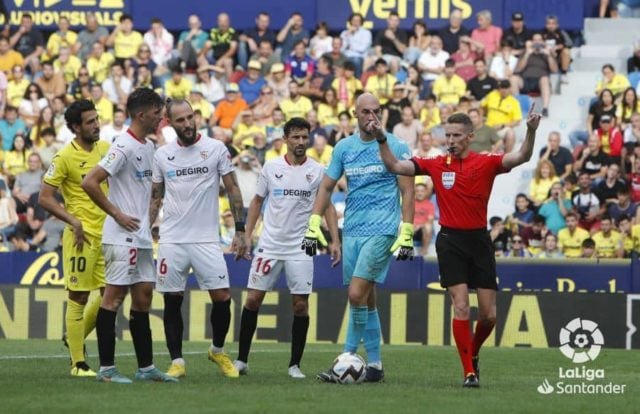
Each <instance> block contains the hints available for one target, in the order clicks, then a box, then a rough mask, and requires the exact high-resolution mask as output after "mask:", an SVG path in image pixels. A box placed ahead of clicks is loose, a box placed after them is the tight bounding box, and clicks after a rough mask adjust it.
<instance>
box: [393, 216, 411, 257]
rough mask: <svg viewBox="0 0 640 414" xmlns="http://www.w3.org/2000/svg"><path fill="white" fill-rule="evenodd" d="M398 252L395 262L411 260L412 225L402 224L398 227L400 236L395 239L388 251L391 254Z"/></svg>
mask: <svg viewBox="0 0 640 414" xmlns="http://www.w3.org/2000/svg"><path fill="white" fill-rule="evenodd" d="M398 249H400V250H398ZM396 250H398V257H397V258H396V260H407V259H409V260H413V224H412V223H402V224H401V225H400V234H399V235H398V238H397V239H396V241H395V243H393V246H391V249H390V251H391V252H392V253H393V252H395V251H396Z"/></svg>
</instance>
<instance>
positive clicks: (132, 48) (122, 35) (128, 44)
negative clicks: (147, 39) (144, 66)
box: [107, 13, 144, 65]
mask: <svg viewBox="0 0 640 414" xmlns="http://www.w3.org/2000/svg"><path fill="white" fill-rule="evenodd" d="M143 41H144V39H143V37H142V35H141V34H140V33H139V32H137V31H135V30H133V18H132V17H131V16H130V15H128V14H126V13H123V14H122V15H121V16H120V24H119V25H118V26H116V27H115V28H114V29H113V31H112V32H111V34H110V35H109V37H108V38H107V46H109V47H113V51H114V53H113V54H114V56H115V58H116V61H117V62H118V63H120V64H122V65H124V64H125V62H126V61H127V60H129V59H132V58H133V57H134V56H135V54H136V53H137V52H138V49H139V48H140V45H141V44H142V42H143Z"/></svg>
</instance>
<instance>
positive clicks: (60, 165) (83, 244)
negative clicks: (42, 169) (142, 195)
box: [39, 99, 109, 377]
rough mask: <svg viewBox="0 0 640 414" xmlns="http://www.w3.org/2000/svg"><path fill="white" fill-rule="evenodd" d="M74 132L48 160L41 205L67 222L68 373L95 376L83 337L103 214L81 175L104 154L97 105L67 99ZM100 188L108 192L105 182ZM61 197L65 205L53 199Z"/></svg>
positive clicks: (92, 321)
mask: <svg viewBox="0 0 640 414" xmlns="http://www.w3.org/2000/svg"><path fill="white" fill-rule="evenodd" d="M64 117H65V120H66V122H67V126H68V127H69V129H70V130H71V131H73V132H74V134H75V139H73V140H72V141H71V142H70V143H69V144H67V145H66V146H65V147H64V148H63V149H61V150H60V151H59V152H58V154H56V156H55V157H54V158H53V161H52V162H51V166H50V167H49V170H48V171H47V173H46V174H45V177H44V182H43V184H42V188H41V190H40V200H39V202H40V205H42V207H43V208H44V209H45V210H47V211H48V212H50V213H51V214H53V215H54V216H56V217H58V218H59V219H61V220H63V221H64V222H65V223H67V227H66V228H65V230H64V233H63V236H62V257H63V259H62V260H63V264H62V267H63V272H64V279H65V288H66V289H67V291H68V292H69V300H68V303H67V313H66V315H65V322H66V327H67V334H66V340H67V343H68V346H69V353H70V354H71V375H72V376H78V377H95V375H96V373H95V372H94V371H92V370H91V368H89V366H88V365H87V362H86V361H85V356H84V351H83V349H84V338H85V337H86V336H87V335H88V334H89V333H90V332H91V331H92V330H93V329H94V328H95V325H96V315H97V314H98V308H99V307H100V299H101V298H100V296H99V295H96V296H95V297H94V298H93V300H92V301H91V302H90V303H89V304H88V305H87V303H88V302H89V295H90V293H91V291H93V290H96V289H101V290H102V289H103V288H104V285H105V279H104V257H103V255H102V241H101V238H102V225H103V223H104V220H105V217H106V215H105V213H104V211H102V210H101V209H100V208H99V207H98V206H96V205H95V204H94V203H93V201H91V199H90V198H89V196H88V195H87V193H85V192H84V190H83V189H82V187H80V183H81V182H82V179H83V178H84V176H85V175H86V174H87V173H88V172H89V171H91V169H92V168H93V167H94V166H95V165H96V164H97V163H98V162H99V161H100V160H101V159H102V158H103V157H104V156H105V155H106V154H107V152H108V150H109V143H107V142H105V141H100V121H99V120H98V113H97V112H96V108H95V106H94V105H93V103H91V101H88V100H86V99H82V100H79V101H76V102H74V103H72V104H71V105H70V106H69V108H68V109H67V111H66V112H65V114H64ZM102 190H103V191H104V192H105V193H106V192H107V185H106V183H105V184H104V185H103V186H102ZM56 191H60V193H61V194H62V197H64V202H65V204H64V207H63V206H62V205H60V204H59V203H58V202H57V201H56V200H55V197H54V195H55V193H56Z"/></svg>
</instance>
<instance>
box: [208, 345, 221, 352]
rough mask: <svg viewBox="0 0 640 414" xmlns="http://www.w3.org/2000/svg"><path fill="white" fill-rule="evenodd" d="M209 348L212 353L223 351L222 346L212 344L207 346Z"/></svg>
mask: <svg viewBox="0 0 640 414" xmlns="http://www.w3.org/2000/svg"><path fill="white" fill-rule="evenodd" d="M209 349H211V352H213V353H214V354H221V353H223V352H224V348H218V347H217V346H215V345H213V344H212V345H211V346H210V347H209Z"/></svg>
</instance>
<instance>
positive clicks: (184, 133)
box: [178, 128, 197, 145]
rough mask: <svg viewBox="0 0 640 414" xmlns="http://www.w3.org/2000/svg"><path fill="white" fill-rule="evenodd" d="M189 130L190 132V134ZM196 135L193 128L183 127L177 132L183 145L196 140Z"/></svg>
mask: <svg viewBox="0 0 640 414" xmlns="http://www.w3.org/2000/svg"><path fill="white" fill-rule="evenodd" d="M189 132H191V134H190V135H189ZM196 137H197V134H196V129H195V128H185V129H183V130H182V132H181V133H180V134H178V138H180V141H182V143H183V144H185V145H191V144H193V143H194V142H195V141H196Z"/></svg>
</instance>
